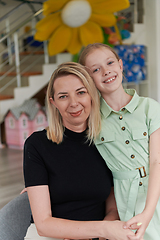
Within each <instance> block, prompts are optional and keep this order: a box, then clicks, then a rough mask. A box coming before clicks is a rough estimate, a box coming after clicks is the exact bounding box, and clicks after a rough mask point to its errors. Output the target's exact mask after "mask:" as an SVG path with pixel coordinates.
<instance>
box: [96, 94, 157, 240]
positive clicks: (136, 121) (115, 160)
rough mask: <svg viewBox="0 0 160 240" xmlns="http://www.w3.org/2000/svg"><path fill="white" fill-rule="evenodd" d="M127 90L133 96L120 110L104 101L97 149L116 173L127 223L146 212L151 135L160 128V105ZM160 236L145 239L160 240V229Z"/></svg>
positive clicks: (117, 192) (121, 212) (122, 214)
mask: <svg viewBox="0 0 160 240" xmlns="http://www.w3.org/2000/svg"><path fill="white" fill-rule="evenodd" d="M125 91H126V92H127V93H128V94H129V95H132V96H133V97H132V99H131V101H130V102H129V103H128V104H127V105H126V106H125V107H124V108H122V109H120V110H119V111H114V110H113V109H112V108H111V107H110V106H109V105H108V104H107V103H106V102H105V100H104V99H103V98H101V113H102V131H101V133H100V135H99V137H98V138H97V140H96V147H97V149H98V150H99V152H100V153H101V155H102V157H103V158H104V159H105V161H106V163H107V165H108V167H109V168H110V169H111V171H112V173H113V177H114V189H115V197H116V202H117V207H118V211H119V215H120V218H121V220H124V221H126V220H128V219H130V218H131V217H133V216H134V215H136V214H137V213H140V212H142V211H143V208H144V206H145V199H146V194H147V187H148V175H149V144H148V143H149V136H150V135H151V134H152V133H153V132H154V131H155V130H157V129H158V128H160V104H159V103H158V102H156V101H155V100H153V99H150V98H144V97H139V96H138V94H137V93H136V92H135V90H132V89H127V90H125ZM137 168H139V169H137ZM158 208H159V211H158V213H156V214H157V217H156V221H157V224H159V226H160V203H159V204H158ZM158 218H159V220H158ZM150 225H152V224H151V223H150V224H149V226H150ZM153 226H154V224H153ZM147 229H148V228H147ZM158 229H159V227H158ZM152 230H153V229H152ZM152 233H153V231H152ZM146 234H147V233H146ZM148 234H149V233H148ZM157 234H158V235H155V236H156V237H155V236H154V238H153V236H150V235H146V238H145V240H146V239H147V240H148V239H149V240H152V239H154V240H155V239H160V231H159V230H158V232H157ZM152 235H153V234H152Z"/></svg>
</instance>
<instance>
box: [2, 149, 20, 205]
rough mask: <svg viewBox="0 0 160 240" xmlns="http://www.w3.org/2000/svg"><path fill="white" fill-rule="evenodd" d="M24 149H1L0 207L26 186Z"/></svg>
mask: <svg viewBox="0 0 160 240" xmlns="http://www.w3.org/2000/svg"><path fill="white" fill-rule="evenodd" d="M22 168H23V151H22V150H15V149H8V148H2V149H0V209H1V208H2V207H3V206H4V205H5V204H6V203H8V202H9V201H10V200H11V199H13V198H15V197H16V196H18V195H19V193H20V191H21V190H22V189H23V188H24V181H23V169H22Z"/></svg>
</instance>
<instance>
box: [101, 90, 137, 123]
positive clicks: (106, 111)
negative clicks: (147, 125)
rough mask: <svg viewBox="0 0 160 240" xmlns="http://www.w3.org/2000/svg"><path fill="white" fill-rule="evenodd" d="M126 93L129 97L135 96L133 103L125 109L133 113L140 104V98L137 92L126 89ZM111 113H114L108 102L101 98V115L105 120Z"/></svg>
mask: <svg viewBox="0 0 160 240" xmlns="http://www.w3.org/2000/svg"><path fill="white" fill-rule="evenodd" d="M125 92H126V93H128V94H129V95H131V96H133V97H132V99H131V101H130V102H129V103H128V104H127V105H126V106H125V109H127V111H128V112H130V113H132V112H133V111H134V109H135V108H136V107H137V104H138V102H139V96H138V94H137V92H136V91H135V90H134V89H125ZM111 112H116V111H114V110H113V109H112V108H111V107H110V106H109V105H108V104H107V103H106V101H105V100H104V99H103V98H102V97H101V113H102V114H103V116H104V117H105V118H107V117H108V116H109V115H110V113H111Z"/></svg>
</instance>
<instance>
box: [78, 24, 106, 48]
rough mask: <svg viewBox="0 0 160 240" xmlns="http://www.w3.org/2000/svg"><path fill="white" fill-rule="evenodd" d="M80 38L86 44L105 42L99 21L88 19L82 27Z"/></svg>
mask: <svg viewBox="0 0 160 240" xmlns="http://www.w3.org/2000/svg"><path fill="white" fill-rule="evenodd" d="M80 38H81V41H82V44H83V45H84V46H87V45H88V44H90V43H95V42H103V31H102V28H101V27H100V26H99V25H98V24H97V23H94V22H91V21H88V22H87V23H86V24H84V25H83V26H81V27H80Z"/></svg>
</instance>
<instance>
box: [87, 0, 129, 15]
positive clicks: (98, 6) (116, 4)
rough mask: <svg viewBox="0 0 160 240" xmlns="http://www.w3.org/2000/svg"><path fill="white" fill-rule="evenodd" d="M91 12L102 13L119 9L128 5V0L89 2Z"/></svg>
mask: <svg viewBox="0 0 160 240" xmlns="http://www.w3.org/2000/svg"><path fill="white" fill-rule="evenodd" d="M91 6H92V10H93V13H99V14H104V13H107V12H110V13H114V12H118V11H121V10H123V9H125V8H128V7H129V6H130V3H129V0H106V1H103V2H101V3H98V2H97V3H96V2H95V3H93V4H92V3H91Z"/></svg>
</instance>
